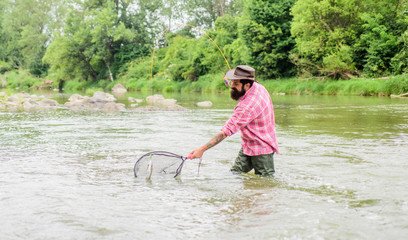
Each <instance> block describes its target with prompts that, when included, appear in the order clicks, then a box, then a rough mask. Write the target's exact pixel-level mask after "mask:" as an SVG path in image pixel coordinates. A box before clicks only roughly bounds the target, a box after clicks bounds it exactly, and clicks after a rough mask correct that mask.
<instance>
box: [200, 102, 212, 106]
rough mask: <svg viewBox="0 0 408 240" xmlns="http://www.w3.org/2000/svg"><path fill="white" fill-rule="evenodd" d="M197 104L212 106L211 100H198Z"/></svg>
mask: <svg viewBox="0 0 408 240" xmlns="http://www.w3.org/2000/svg"><path fill="white" fill-rule="evenodd" d="M197 106H198V107H212V102H211V101H204V102H198V103H197Z"/></svg>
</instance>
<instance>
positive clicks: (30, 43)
mask: <svg viewBox="0 0 408 240" xmlns="http://www.w3.org/2000/svg"><path fill="white" fill-rule="evenodd" d="M3 4H4V5H3ZM64 4H66V1H63V0H41V1H40V0H15V1H11V0H5V1H4V2H3V3H2V6H3V7H4V8H5V10H6V14H3V17H2V21H1V22H0V23H1V25H2V26H1V27H0V31H1V36H2V37H1V39H0V40H1V42H2V52H3V53H2V54H1V55H2V58H3V59H4V60H6V61H7V62H9V63H10V64H12V65H13V66H14V67H16V68H23V69H24V68H27V69H29V70H30V72H31V73H33V74H35V75H37V76H39V75H42V74H44V73H45V72H46V70H47V66H46V65H44V64H43V63H42V61H41V59H42V57H43V55H44V53H45V50H46V47H47V44H48V42H49V41H50V38H51V36H52V32H53V31H54V30H55V29H58V28H60V27H61V21H60V19H61V18H60V17H61V16H62V17H63V15H64V13H65V11H64V9H65V5H64Z"/></svg>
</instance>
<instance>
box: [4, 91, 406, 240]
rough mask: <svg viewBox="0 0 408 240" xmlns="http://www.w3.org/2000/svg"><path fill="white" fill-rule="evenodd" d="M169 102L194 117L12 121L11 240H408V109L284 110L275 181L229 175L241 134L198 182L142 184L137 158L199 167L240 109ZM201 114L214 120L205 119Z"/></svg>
mask: <svg viewBox="0 0 408 240" xmlns="http://www.w3.org/2000/svg"><path fill="white" fill-rule="evenodd" d="M127 95H129V96H133V97H136V98H142V97H145V95H144V94H140V93H128V94H127ZM126 97H127V96H126ZM166 97H173V98H176V99H177V100H178V103H179V104H181V105H183V106H185V107H187V108H189V109H191V110H190V111H185V112H166V111H154V112H124V113H112V114H107V113H98V112H92V113H74V112H71V111H69V110H53V111H39V112H29V113H28V112H4V111H3V112H0V135H1V140H0V143H1V144H0V185H1V195H0V206H1V211H2V214H1V215H0V222H1V225H0V238H1V239H57V238H58V239H169V238H170V239H406V237H407V236H408V200H407V199H408V191H406V186H407V185H408V180H407V177H406V176H407V175H408V161H407V156H408V148H407V144H406V143H407V142H408V116H407V115H406V113H407V112H408V101H407V100H404V99H389V98H362V97H327V96H272V99H273V102H274V106H275V115H276V122H277V136H278V142H279V145H280V151H281V154H279V155H277V156H276V157H275V166H276V170H277V173H276V175H275V177H274V178H272V179H264V178H259V177H257V176H254V175H253V174H245V175H233V174H231V173H230V172H229V168H230V167H231V165H232V163H233V161H234V158H235V157H236V155H237V153H238V150H239V148H240V136H239V134H236V135H234V136H232V137H230V138H227V139H226V140H224V141H223V142H222V143H220V144H219V145H217V146H216V147H214V148H212V149H211V150H209V151H207V152H206V153H205V155H204V159H203V164H202V167H201V169H200V174H199V175H198V174H197V162H198V161H196V160H193V161H189V162H187V163H186V165H185V167H184V169H183V172H182V176H181V177H180V178H179V179H172V178H171V177H170V178H169V177H163V178H157V179H152V181H151V182H146V181H145V180H144V179H135V178H134V177H133V165H134V163H135V161H136V160H137V158H138V156H141V155H143V154H144V153H146V152H148V151H153V150H165V151H171V152H174V153H177V154H180V155H187V154H188V153H189V152H190V151H191V150H193V149H194V148H196V147H198V146H200V145H202V144H204V143H206V142H207V141H208V140H209V139H210V138H211V137H212V136H213V135H214V134H215V133H216V132H217V131H219V130H220V128H221V126H222V125H223V123H224V122H225V121H226V120H227V119H228V118H229V116H230V115H231V114H232V109H233V107H234V105H235V102H234V101H232V100H230V99H228V96H227V95H197V94H190V95H187V94H174V95H171V94H169V95H168V96H166ZM124 99H126V98H124ZM65 100H66V98H62V99H59V101H60V102H63V101H65ZM203 100H211V101H213V103H214V106H213V107H212V108H210V109H200V108H197V107H195V105H194V104H195V103H196V102H198V101H203ZM121 101H125V100H123V99H122V100H121Z"/></svg>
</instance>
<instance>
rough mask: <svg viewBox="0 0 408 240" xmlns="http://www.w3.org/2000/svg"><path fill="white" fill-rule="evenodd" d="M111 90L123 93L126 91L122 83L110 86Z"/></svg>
mask: <svg viewBox="0 0 408 240" xmlns="http://www.w3.org/2000/svg"><path fill="white" fill-rule="evenodd" d="M112 92H113V93H116V94H123V93H125V92H127V90H126V88H125V87H124V86H123V85H122V84H120V83H119V84H116V85H115V86H114V87H113V88H112Z"/></svg>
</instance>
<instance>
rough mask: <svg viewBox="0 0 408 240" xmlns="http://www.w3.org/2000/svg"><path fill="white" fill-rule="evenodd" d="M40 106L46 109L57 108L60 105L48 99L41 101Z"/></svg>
mask: <svg viewBox="0 0 408 240" xmlns="http://www.w3.org/2000/svg"><path fill="white" fill-rule="evenodd" d="M38 104H39V105H40V106H44V107H57V106H58V105H59V103H58V102H57V101H55V100H52V99H48V98H46V99H43V100H41V101H39V102H38Z"/></svg>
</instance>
